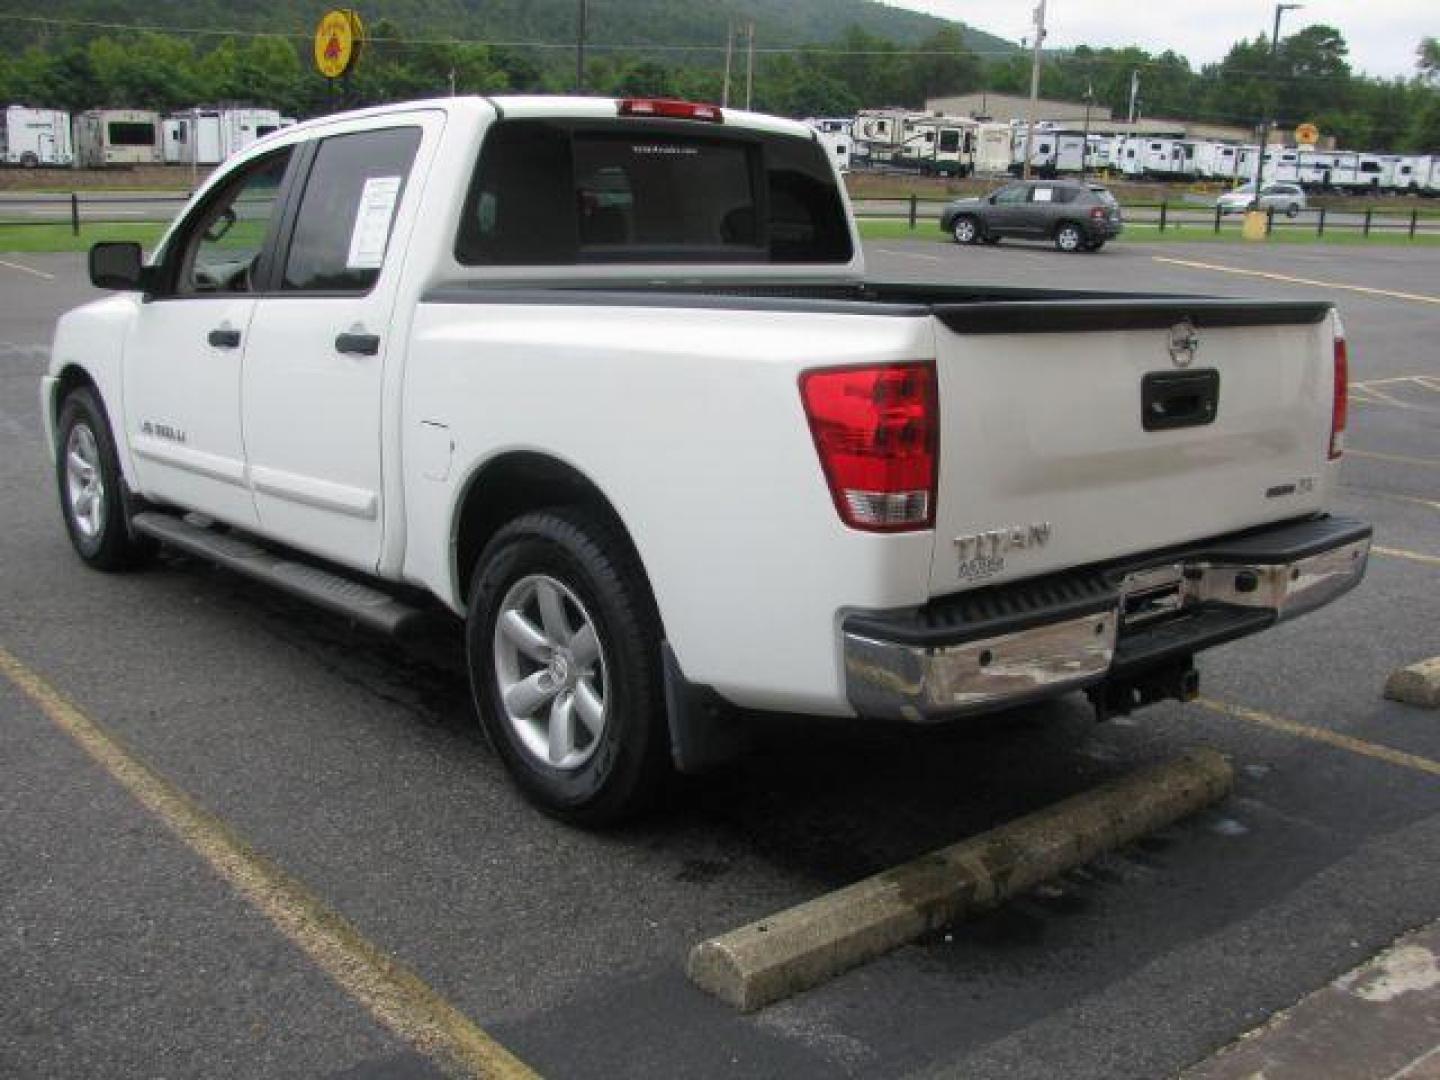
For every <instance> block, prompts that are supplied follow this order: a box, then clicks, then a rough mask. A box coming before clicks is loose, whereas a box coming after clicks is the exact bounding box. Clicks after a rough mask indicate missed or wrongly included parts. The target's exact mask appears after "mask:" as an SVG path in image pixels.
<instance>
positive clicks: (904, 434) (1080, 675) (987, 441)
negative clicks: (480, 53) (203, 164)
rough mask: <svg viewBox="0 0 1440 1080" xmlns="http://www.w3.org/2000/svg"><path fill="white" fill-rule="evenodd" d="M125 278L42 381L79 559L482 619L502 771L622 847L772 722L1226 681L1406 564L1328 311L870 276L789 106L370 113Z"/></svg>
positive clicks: (340, 601) (367, 615) (246, 179)
mask: <svg viewBox="0 0 1440 1080" xmlns="http://www.w3.org/2000/svg"><path fill="white" fill-rule="evenodd" d="M90 272H91V277H92V280H93V281H94V282H95V284H96V285H98V286H100V287H102V288H108V289H112V290H115V295H113V296H111V297H108V298H105V299H102V300H99V301H97V302H95V303H91V304H87V305H86V306H84V307H82V308H80V309H79V310H76V311H73V312H70V313H68V314H67V315H65V316H64V317H63V318H62V319H61V320H60V323H59V327H58V329H57V331H56V336H55V344H54V353H53V356H52V359H51V362H50V367H49V371H48V373H47V375H46V376H45V377H44V381H43V387H42V391H41V398H42V404H43V408H44V416H45V421H46V425H47V438H48V440H49V443H50V446H51V448H52V452H53V454H54V459H55V463H56V477H57V480H58V488H59V496H60V504H61V507H62V509H63V512H64V519H65V523H66V526H67V528H68V531H69V535H70V539H71V540H72V541H73V544H74V547H75V549H76V551H77V552H78V553H79V555H80V557H81V559H82V560H83V561H84V562H86V563H88V564H90V565H91V566H93V567H96V568H99V569H115V568H119V567H122V566H130V565H135V564H136V563H137V562H139V561H141V560H142V559H143V557H144V556H146V555H147V554H149V553H150V552H152V551H153V550H154V549H155V547H156V545H157V543H159V542H163V543H166V544H169V545H172V546H174V547H176V548H179V549H183V550H185V551H187V552H190V553H192V554H197V555H201V556H204V557H206V558H209V559H213V560H215V561H217V562H219V563H221V564H223V565H225V566H227V567H230V568H232V569H234V570H235V571H238V572H240V573H244V574H249V575H252V576H254V577H256V578H259V579H263V580H265V581H268V582H270V583H272V584H274V585H276V586H279V587H282V588H285V589H288V590H290V591H292V592H294V593H297V594H299V595H301V596H305V597H308V598H310V599H312V600H314V601H316V602H318V603H320V604H323V605H326V606H328V607H330V608H331V609H334V610H336V611H339V612H343V613H345V614H346V615H348V616H351V617H352V618H354V619H355V620H357V621H359V622H361V623H364V624H366V625H369V626H373V627H376V628H379V629H382V630H385V631H391V632H400V631H402V630H404V629H405V628H406V627H407V626H411V625H413V623H414V620H415V619H416V618H417V617H419V616H421V615H423V614H424V613H425V612H426V611H427V608H429V609H430V610H432V611H433V610H434V609H436V608H438V607H441V606H443V607H444V608H448V609H450V610H451V611H453V612H454V613H455V614H457V615H459V616H462V617H463V618H464V620H465V623H466V642H467V654H468V658H469V667H470V674H471V681H472V685H473V688H474V697H475V703H476V707H477V710H478V712H479V715H480V718H481V721H482V723H483V725H484V727H485V729H486V731H487V732H488V734H489V736H490V738H491V740H492V741H493V742H494V744H495V746H496V747H497V749H498V752H499V753H500V754H501V756H502V757H503V759H504V761H505V762H506V764H507V765H508V766H509V768H510V769H511V771H512V772H513V774H514V776H515V777H516V779H517V781H518V782H519V783H520V785H521V786H522V787H523V788H524V790H525V791H526V792H527V793H528V794H529V796H530V797H531V798H532V799H533V800H535V801H536V802H537V803H538V804H539V805H541V806H542V807H544V808H545V809H546V810H548V811H549V812H551V813H554V814H556V815H559V816H561V817H565V818H567V819H569V820H573V821H577V822H583V823H592V824H593V823H602V822H605V821H609V820H613V819H615V818H616V817H618V816H620V815H622V814H625V813H628V812H630V811H633V810H634V809H636V808H637V807H639V806H640V805H642V804H643V803H644V802H645V800H646V799H647V798H648V797H649V796H650V795H651V794H652V793H653V792H654V791H655V790H656V788H657V786H659V785H660V784H661V782H662V781H663V780H664V778H665V777H666V775H667V774H668V773H670V772H671V771H672V769H673V768H676V767H678V768H679V769H680V770H682V771H687V770H694V769H697V768H701V767H703V766H705V765H706V764H708V763H710V762H713V761H715V760H718V759H721V758H723V757H725V756H726V755H728V754H730V753H733V752H735V750H736V749H737V747H738V745H739V744H740V742H741V739H740V738H739V736H740V735H741V734H743V732H744V730H745V729H746V724H753V723H754V722H756V721H757V719H763V715H764V714H765V713H766V712H772V713H773V712H777V711H784V712H790V713H797V712H798V713H806V714H812V715H816V716H832V717H839V716H860V717H865V718H873V719H874V720H875V721H876V722H881V721H900V722H916V723H924V722H932V721H941V720H947V719H950V718H953V717H957V716H964V715H967V714H973V713H977V712H982V711H987V710H995V709H999V708H1003V707H1006V706H1010V705H1013V704H1016V703H1018V702H1024V701H1030V700H1034V699H1037V698H1042V697H1049V696H1054V695H1058V694H1061V693H1065V692H1068V691H1073V690H1086V691H1088V692H1089V693H1090V695H1091V698H1092V700H1093V701H1094V702H1095V705H1096V708H1097V710H1098V711H1099V712H1100V713H1101V714H1102V715H1103V714H1105V713H1107V712H1114V711H1123V710H1127V709H1129V708H1131V707H1134V706H1137V705H1143V704H1146V703H1149V702H1151V701H1155V700H1159V699H1161V698H1165V697H1180V698H1184V697H1186V696H1189V695H1192V694H1193V693H1194V692H1195V672H1194V667H1193V664H1192V659H1193V656H1194V654H1195V653H1196V652H1198V651H1199V650H1201V649H1204V648H1207V647H1209V646H1211V645H1215V644H1217V643H1220V642H1224V641H1228V640H1231V639H1234V638H1237V637H1240V636H1242V635H1245V634H1249V633H1253V632H1255V631H1258V630H1262V629H1264V628H1266V627H1268V626H1270V625H1272V624H1274V623H1275V622H1276V621H1278V620H1281V619H1285V618H1289V617H1291V616H1294V615H1297V614H1300V613H1302V612H1305V611H1308V610H1310V609H1313V608H1315V607H1316V606H1318V605H1320V604H1323V603H1326V602H1327V601H1329V600H1331V599H1333V598H1335V597H1336V596H1338V595H1340V594H1341V593H1343V592H1345V591H1346V590H1347V589H1349V588H1351V587H1352V586H1354V585H1355V584H1356V583H1357V582H1358V581H1359V580H1360V578H1361V576H1362V575H1363V573H1364V569H1365V564H1366V559H1367V556H1368V553H1369V543H1370V529H1369V527H1368V526H1367V525H1365V524H1363V523H1361V522H1356V521H1351V520H1344V519H1340V518H1336V517H1332V516H1328V515H1327V514H1326V513H1325V508H1326V505H1327V502H1328V500H1329V499H1330V496H1331V493H1332V490H1333V488H1334V485H1335V480H1336V473H1337V471H1338V467H1339V462H1338V458H1339V457H1340V453H1341V449H1342V441H1343V432H1344V427H1345V412H1346V353H1345V343H1344V338H1343V334H1342V331H1341V327H1340V323H1339V320H1338V319H1337V318H1336V315H1335V313H1334V311H1333V310H1332V309H1331V307H1330V306H1329V305H1328V304H1324V303H1311V302H1294V301H1284V302H1254V301H1247V300H1233V299H1213V298H1210V299H1207V298H1201V297H1180V296H1161V295H1138V294H1126V295H1121V294H1106V293H1086V292H1074V291H1054V290H1043V289H1024V288H1022V289H1014V288H1010V289H1006V288H992V287H985V286H968V285H943V286H942V285H934V286H931V285H904V284H880V283H874V282H869V281H867V280H866V277H865V273H864V265H863V261H862V255H861V245H860V241H859V238H858V235H857V233H856V230H855V227H854V225H853V223H852V221H851V217H850V215H849V212H848V204H847V201H846V196H845V193H844V189H843V187H842V186H841V184H840V182H839V179H838V177H837V176H836V173H835V169H834V167H833V165H832V164H831V162H830V161H829V160H828V158H827V155H826V154H825V151H824V148H823V147H822V146H821V145H820V144H819V143H817V142H816V140H815V137H814V134H813V132H811V131H810V130H809V129H808V128H806V127H804V126H802V125H800V124H798V123H792V122H789V121H785V120H780V119H775V118H772V117H767V116H760V115H755V114H748V113H738V112H733V111H730V110H723V111H722V110H721V109H718V108H715V107H713V106H703V105H690V104H685V103H680V102H671V101H655V100H622V101H614V100H602V99H578V98H576V99H566V98H522V97H516V98H480V97H476V98H453V99H445V100H441V101H429V102H420V103H416V104H406V105H397V106H387V107H384V108H376V109H369V110H366V111H363V112H356V113H350V114H346V115H337V116H330V117H326V118H323V119H320V120H315V121H312V122H309V123H305V124H301V125H299V126H297V127H293V128H289V129H286V130H284V131H281V132H277V133H275V134H274V135H271V136H269V137H268V138H266V139H264V140H261V141H260V142H259V143H257V144H255V145H254V146H252V147H251V148H249V149H247V150H246V151H244V152H243V153H241V154H239V155H237V156H236V157H235V158H233V159H231V160H230V161H229V162H227V163H226V165H225V166H223V167H222V168H221V169H219V170H218V171H217V172H216V173H215V175H214V176H212V177H211V178H210V180H209V181H208V182H207V183H206V184H205V185H204V186H203V188H202V189H201V190H200V191H198V192H197V193H196V194H195V197H194V198H193V199H192V200H191V202H190V204H189V205H188V206H187V207H186V209H185V210H184V212H183V213H182V214H181V215H180V217H179V219H178V220H177V221H176V222H175V223H174V225H173V226H172V227H171V228H170V229H169V231H168V232H167V234H166V235H165V237H164V238H163V239H162V240H161V242H160V243H159V245H158V247H157V248H156V250H155V251H154V253H153V254H152V256H151V257H150V258H149V260H148V261H142V257H141V252H140V250H139V248H138V246H136V245H126V244H100V245H96V247H95V248H94V249H93V250H92V252H91V255H90ZM741 719H743V720H744V721H745V722H744V723H742V722H741Z"/></svg>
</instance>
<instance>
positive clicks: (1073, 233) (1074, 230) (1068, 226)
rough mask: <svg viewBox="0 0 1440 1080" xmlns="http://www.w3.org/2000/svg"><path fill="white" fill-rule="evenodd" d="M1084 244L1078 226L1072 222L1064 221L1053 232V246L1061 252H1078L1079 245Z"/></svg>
mask: <svg viewBox="0 0 1440 1080" xmlns="http://www.w3.org/2000/svg"><path fill="white" fill-rule="evenodd" d="M1084 242H1085V236H1084V234H1083V233H1081V231H1080V226H1078V225H1076V224H1075V223H1074V222H1073V221H1064V222H1061V223H1060V227H1059V228H1058V229H1056V230H1055V246H1056V247H1057V248H1059V249H1060V250H1061V251H1079V250H1080V245H1082V244H1083V243H1084Z"/></svg>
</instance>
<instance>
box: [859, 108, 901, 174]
mask: <svg viewBox="0 0 1440 1080" xmlns="http://www.w3.org/2000/svg"><path fill="white" fill-rule="evenodd" d="M913 115H915V114H913V113H912V112H911V111H910V110H909V109H864V110H861V111H860V112H859V113H857V114H856V116H855V121H854V125H853V126H852V128H851V131H852V132H853V134H854V140H855V148H854V151H853V156H855V157H859V158H864V159H865V160H867V161H869V163H870V164H872V165H889V164H890V163H891V162H892V161H894V159H895V155H896V153H897V151H898V149H899V147H900V146H901V144H903V143H904V141H905V121H906V120H907V119H908V118H909V117H911V116H913Z"/></svg>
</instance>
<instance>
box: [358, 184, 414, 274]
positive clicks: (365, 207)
mask: <svg viewBox="0 0 1440 1080" xmlns="http://www.w3.org/2000/svg"><path fill="white" fill-rule="evenodd" d="M399 196H400V177H398V176H372V177H370V179H368V180H366V181H365V187H364V189H363V190H362V191H361V192H360V206H359V208H358V209H356V211H355V228H354V229H353V230H352V231H351V233H350V254H349V255H348V256H347V257H346V259H345V266H346V268H347V269H350V270H378V269H380V266H381V264H382V263H384V262H385V244H386V243H387V242H388V241H389V239H390V222H391V220H392V219H393V218H394V217H395V200H396V199H397V198H399Z"/></svg>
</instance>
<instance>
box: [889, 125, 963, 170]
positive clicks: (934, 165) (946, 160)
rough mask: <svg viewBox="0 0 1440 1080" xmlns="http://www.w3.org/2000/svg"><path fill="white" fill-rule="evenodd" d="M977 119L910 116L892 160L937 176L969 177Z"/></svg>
mask: <svg viewBox="0 0 1440 1080" xmlns="http://www.w3.org/2000/svg"><path fill="white" fill-rule="evenodd" d="M979 127H980V125H979V123H978V122H977V121H975V120H971V119H968V118H963V117H954V116H910V117H907V118H906V119H905V121H904V124H903V131H904V138H903V140H902V141H901V143H900V145H899V146H898V147H896V150H895V156H894V158H893V160H894V162H895V163H896V164H898V165H909V166H912V167H914V168H917V169H919V170H920V171H921V172H924V173H934V174H935V175H937V176H969V175H970V173H971V172H972V171H973V170H974V168H975V134H976V132H977V130H978V129H979Z"/></svg>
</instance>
